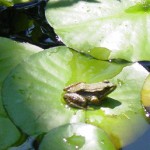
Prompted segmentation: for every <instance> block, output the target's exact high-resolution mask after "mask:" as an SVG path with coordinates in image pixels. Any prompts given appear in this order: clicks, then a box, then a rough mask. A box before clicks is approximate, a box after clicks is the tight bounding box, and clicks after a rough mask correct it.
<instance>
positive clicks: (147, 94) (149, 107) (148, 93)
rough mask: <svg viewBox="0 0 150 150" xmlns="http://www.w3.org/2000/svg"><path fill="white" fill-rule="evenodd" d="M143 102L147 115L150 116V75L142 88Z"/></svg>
mask: <svg viewBox="0 0 150 150" xmlns="http://www.w3.org/2000/svg"><path fill="white" fill-rule="evenodd" d="M142 104H143V106H144V107H145V109H146V111H147V116H148V117H150V75H149V76H148V77H147V79H146V80H145V82H144V86H143V89H142Z"/></svg>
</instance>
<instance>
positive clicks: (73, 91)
mask: <svg viewBox="0 0 150 150" xmlns="http://www.w3.org/2000/svg"><path fill="white" fill-rule="evenodd" d="M115 89H116V85H114V84H113V83H111V82H109V81H107V80H105V81H103V82H98V83H91V84H88V83H84V82H78V83H75V84H72V85H69V86H67V87H65V88H64V91H65V92H66V93H65V94H64V100H65V101H66V103H67V104H68V105H69V106H71V107H76V108H81V109H85V108H87V107H88V106H89V105H100V104H101V102H102V100H103V99H104V98H105V97H106V96H107V95H108V94H109V93H111V92H112V91H114V90H115Z"/></svg>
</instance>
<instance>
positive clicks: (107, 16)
mask: <svg viewBox="0 0 150 150" xmlns="http://www.w3.org/2000/svg"><path fill="white" fill-rule="evenodd" d="M46 17H47V19H48V21H49V23H50V24H51V25H52V26H53V27H54V29H55V31H56V33H57V34H58V35H59V36H60V38H61V39H62V41H63V42H64V43H65V44H66V45H67V46H68V47H71V48H73V49H75V50H78V51H82V52H85V53H88V54H90V55H92V56H94V57H96V58H98V59H103V60H106V59H125V60H128V61H137V60H150V57H149V56H150V50H149V47H150V30H149V26H150V1H149V0H134V1H133V0H86V1H79V0H71V1H67V0H57V1H56V0H50V1H49V2H48V5H47V9H46Z"/></svg>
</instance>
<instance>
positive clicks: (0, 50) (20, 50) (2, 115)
mask: <svg viewBox="0 0 150 150" xmlns="http://www.w3.org/2000/svg"><path fill="white" fill-rule="evenodd" d="M0 41H1V42H0V71H1V72H0V129H1V130H0V149H1V150H3V149H6V148H7V147H9V146H11V145H12V144H15V143H16V142H17V141H19V140H20V138H21V133H20V131H19V130H18V129H17V128H16V127H15V125H14V124H13V123H12V121H11V120H10V119H9V117H8V115H7V113H6V111H5V109H4V107H3V103H2V97H1V89H2V83H3V81H4V80H5V78H6V77H7V75H8V74H9V72H10V71H11V70H12V69H13V68H14V67H15V66H16V65H17V64H18V63H19V62H20V61H22V60H23V59H26V57H28V56H30V55H31V54H34V53H36V52H39V51H41V50H42V49H40V48H38V47H36V46H32V45H30V44H27V43H17V42H15V41H12V40H10V39H6V38H0Z"/></svg>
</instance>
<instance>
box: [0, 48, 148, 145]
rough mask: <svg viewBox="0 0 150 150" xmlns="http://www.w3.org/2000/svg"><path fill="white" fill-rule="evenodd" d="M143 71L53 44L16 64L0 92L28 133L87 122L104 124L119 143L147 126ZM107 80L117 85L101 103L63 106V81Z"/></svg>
mask: <svg viewBox="0 0 150 150" xmlns="http://www.w3.org/2000/svg"><path fill="white" fill-rule="evenodd" d="M125 66H126V67H125ZM123 67H125V68H123ZM122 69H123V70H122ZM137 74H138V76H137ZM147 75H148V72H147V71H146V70H145V69H144V68H143V67H142V66H140V65H139V64H138V63H135V64H133V65H132V64H129V63H122V64H121V63H120V64H116V63H112V62H107V61H100V60H97V59H94V58H92V57H89V56H86V55H83V54H81V53H78V52H75V51H72V50H69V49H68V48H66V47H57V48H52V49H49V50H46V51H43V52H40V53H38V54H34V55H32V56H31V57H30V58H28V59H27V60H26V61H25V62H23V63H21V64H20V65H18V66H17V67H16V68H15V69H14V70H13V72H11V74H10V75H9V76H8V78H7V79H6V80H5V83H4V86H3V89H2V91H3V94H2V95H3V101H4V104H5V108H6V110H7V111H8V114H9V115H10V117H11V119H12V120H13V121H14V122H15V124H16V125H17V126H18V127H20V128H21V129H22V130H23V131H24V132H25V133H27V134H29V135H33V134H41V133H43V132H48V131H49V130H50V129H52V128H55V127H58V126H60V125H64V124H66V123H72V122H74V123H76V122H87V123H90V124H94V125H96V126H99V127H102V129H105V131H106V132H107V133H108V134H109V135H110V136H111V138H112V139H114V143H115V144H116V145H117V146H118V147H120V145H118V142H120V143H119V144H121V146H123V145H125V144H127V143H129V142H131V141H132V140H133V139H134V138H136V137H138V136H139V135H140V134H141V133H143V132H144V130H146V128H147V127H148V124H147V122H146V121H145V118H144V117H143V111H142V110H143V109H142V106H141V104H140V90H141V87H142V84H143V82H144V80H145V78H146V76H147ZM105 79H107V80H108V79H109V80H111V81H112V82H113V83H115V84H117V89H116V90H115V91H114V92H113V93H111V94H110V95H109V98H107V99H106V100H105V101H104V103H103V104H102V105H101V106H99V107H89V109H87V110H82V109H73V108H70V107H69V106H68V107H66V104H65V102H64V100H63V94H64V92H63V88H64V87H65V86H67V85H70V84H72V83H75V82H81V81H83V82H87V83H95V82H99V81H103V80H105ZM141 129H142V130H141Z"/></svg>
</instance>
